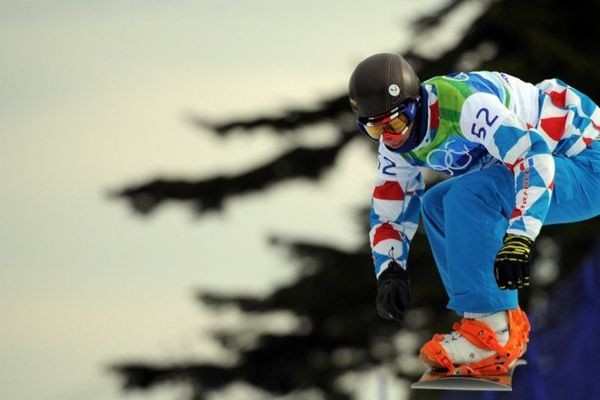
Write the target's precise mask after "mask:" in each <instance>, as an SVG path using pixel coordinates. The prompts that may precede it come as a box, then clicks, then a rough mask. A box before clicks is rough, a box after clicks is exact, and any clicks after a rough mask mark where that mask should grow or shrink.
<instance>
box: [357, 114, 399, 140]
mask: <svg viewBox="0 0 600 400" xmlns="http://www.w3.org/2000/svg"><path fill="white" fill-rule="evenodd" d="M407 121H408V119H407V118H406V116H405V115H404V114H400V115H398V116H397V117H396V118H392V119H391V120H389V121H387V122H385V123H382V124H377V125H366V124H365V125H363V128H364V130H365V132H366V134H367V135H369V137H371V139H374V140H379V138H380V137H381V135H383V134H384V133H386V132H387V133H392V134H395V135H399V134H401V133H402V131H404V129H406V123H407Z"/></svg>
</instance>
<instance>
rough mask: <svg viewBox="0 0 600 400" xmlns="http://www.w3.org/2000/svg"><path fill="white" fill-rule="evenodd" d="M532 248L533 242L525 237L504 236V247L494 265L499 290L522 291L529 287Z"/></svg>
mask: <svg viewBox="0 0 600 400" xmlns="http://www.w3.org/2000/svg"><path fill="white" fill-rule="evenodd" d="M532 246H533V240H531V239H529V238H528V237H526V236H521V235H513V234H506V235H505V236H504V245H502V248H501V249H500V251H499V252H498V255H497V256H496V262H495V263H494V275H495V276H496V283H498V287H499V288H500V289H502V290H504V289H522V288H523V287H525V286H529V257H530V255H531V248H532Z"/></svg>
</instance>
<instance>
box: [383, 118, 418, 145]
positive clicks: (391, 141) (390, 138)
mask: <svg viewBox="0 0 600 400" xmlns="http://www.w3.org/2000/svg"><path fill="white" fill-rule="evenodd" d="M413 126H414V122H412V123H411V124H410V125H409V126H408V127H407V128H406V130H404V132H403V133H400V134H397V133H391V132H385V133H384V134H383V135H382V136H383V137H382V140H383V143H384V144H385V145H386V146H387V147H389V148H391V149H394V150H395V149H399V148H400V147H402V145H403V144H404V143H406V141H407V140H408V138H409V137H410V133H411V132H412V130H413Z"/></svg>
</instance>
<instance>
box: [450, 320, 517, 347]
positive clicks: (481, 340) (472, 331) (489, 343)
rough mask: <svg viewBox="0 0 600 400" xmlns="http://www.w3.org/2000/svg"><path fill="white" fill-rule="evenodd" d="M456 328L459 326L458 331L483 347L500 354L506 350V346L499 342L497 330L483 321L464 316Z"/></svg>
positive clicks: (476, 344)
mask: <svg viewBox="0 0 600 400" xmlns="http://www.w3.org/2000/svg"><path fill="white" fill-rule="evenodd" d="M455 328H458V329H456V331H457V332H458V333H460V334H461V335H463V336H464V337H465V339H467V340H468V341H469V342H471V343H472V344H474V345H475V346H477V347H479V348H481V349H485V350H494V351H495V352H496V353H498V354H504V353H505V352H506V349H505V348H504V346H501V345H500V343H498V337H497V336H496V332H494V331H493V330H492V329H491V328H490V327H489V326H488V325H487V324H485V323H483V322H481V321H477V320H474V319H466V318H463V319H462V321H460V324H459V326H457V327H455Z"/></svg>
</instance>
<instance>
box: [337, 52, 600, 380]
mask: <svg viewBox="0 0 600 400" xmlns="http://www.w3.org/2000/svg"><path fill="white" fill-rule="evenodd" d="M349 96H350V103H351V106H352V109H353V111H354V112H355V114H356V115H357V118H358V119H357V126H358V129H359V130H360V131H361V132H362V133H364V134H365V135H366V136H367V137H369V138H370V139H372V140H373V141H375V142H377V143H379V155H378V158H379V165H378V178H377V182H376V186H375V189H374V191H373V198H372V207H371V212H370V224H371V231H370V242H371V248H372V252H373V260H374V264H375V274H376V277H377V298H376V307H377V312H378V314H379V315H380V316H381V317H383V318H388V319H395V320H402V319H403V316H404V312H405V311H406V310H407V308H408V307H409V304H410V283H409V278H408V274H407V272H406V269H407V265H406V261H407V258H408V250H409V244H410V241H411V239H412V237H413V236H414V234H415V231H416V229H417V225H418V224H419V219H420V215H422V217H423V222H424V228H425V232H426V234H427V237H428V239H429V242H430V245H431V248H432V252H433V255H434V259H435V262H436V265H437V268H438V270H439V273H440V275H441V277H442V281H443V284H444V288H445V290H446V292H447V294H448V297H449V299H450V300H449V303H448V305H447V307H448V308H449V309H451V310H454V311H455V312H456V313H457V314H459V315H460V316H462V317H463V318H462V319H461V321H460V322H458V323H457V324H455V325H454V331H453V332H451V333H449V334H444V335H435V336H434V337H433V339H432V340H430V341H429V342H427V343H425V344H424V345H423V347H422V348H421V352H420V357H421V360H423V361H424V362H425V363H426V364H428V365H430V366H433V367H435V368H440V369H443V370H445V371H447V373H448V374H455V375H470V374H480V373H484V374H485V373H489V372H490V371H491V370H495V371H499V369H500V368H502V369H503V371H504V370H505V369H506V368H508V366H509V365H511V364H513V363H514V362H515V361H516V360H517V359H518V358H519V357H521V356H522V354H523V353H524V352H525V349H526V346H525V345H526V342H527V341H528V336H529V323H528V320H527V317H526V315H525V313H524V312H523V311H522V310H521V309H520V308H519V303H518V296H517V294H518V290H517V289H521V288H523V287H526V286H528V285H529V283H530V265H529V264H530V261H529V258H530V253H531V249H532V246H533V242H534V240H535V239H536V237H537V236H538V234H539V232H540V229H541V228H542V225H550V224H560V223H568V222H574V221H581V220H585V219H588V218H591V217H594V216H596V215H599V214H600V201H598V200H597V199H600V143H599V142H598V141H595V139H596V138H597V137H598V135H599V133H600V110H599V109H598V107H597V106H596V104H595V103H594V102H592V101H591V100H590V99H589V98H588V97H587V96H586V95H585V94H583V93H581V92H579V91H578V90H576V89H575V88H573V87H571V86H569V85H567V84H565V83H564V82H562V81H560V80H558V79H549V80H545V81H543V82H540V83H538V84H536V85H533V84H531V83H527V82H524V81H522V80H520V79H518V78H516V77H513V76H510V75H508V74H505V73H502V72H489V71H475V72H468V73H464V72H461V73H454V74H450V75H445V76H436V77H433V78H431V79H428V80H426V81H425V82H423V83H421V82H420V80H419V78H418V77H417V75H416V74H415V72H414V70H413V69H412V67H411V66H410V64H409V63H408V62H407V61H406V60H405V59H404V58H403V57H402V56H400V55H396V54H387V53H385V54H376V55H373V56H371V57H368V58H367V59H365V60H364V61H362V62H361V63H359V64H358V66H357V67H356V69H355V70H354V72H353V74H352V76H351V78H350V83H349ZM419 167H426V168H430V169H432V170H435V171H439V172H442V173H444V174H446V175H448V176H450V179H447V180H444V181H443V182H441V183H438V184H437V185H435V186H433V187H432V188H430V189H429V190H428V191H427V192H425V190H424V181H423V178H422V175H421V171H420V169H419Z"/></svg>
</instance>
